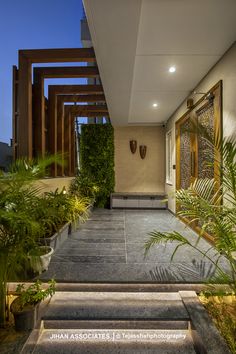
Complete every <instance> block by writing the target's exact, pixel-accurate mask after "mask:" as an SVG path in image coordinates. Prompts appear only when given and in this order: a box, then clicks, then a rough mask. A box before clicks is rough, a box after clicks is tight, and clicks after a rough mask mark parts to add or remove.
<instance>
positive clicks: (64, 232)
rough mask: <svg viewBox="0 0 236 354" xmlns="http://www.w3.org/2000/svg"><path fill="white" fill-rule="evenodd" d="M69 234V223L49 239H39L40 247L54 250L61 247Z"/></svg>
mask: <svg viewBox="0 0 236 354" xmlns="http://www.w3.org/2000/svg"><path fill="white" fill-rule="evenodd" d="M70 234H71V223H70V222H68V223H67V224H65V225H64V226H62V228H61V229H60V230H59V231H58V232H57V233H55V234H54V235H53V236H51V237H45V238H42V239H40V243H41V244H42V245H47V246H50V247H52V248H53V249H54V251H55V250H57V249H58V248H60V247H61V245H62V244H63V243H64V242H65V241H66V240H67V238H68V236H69V235H70Z"/></svg>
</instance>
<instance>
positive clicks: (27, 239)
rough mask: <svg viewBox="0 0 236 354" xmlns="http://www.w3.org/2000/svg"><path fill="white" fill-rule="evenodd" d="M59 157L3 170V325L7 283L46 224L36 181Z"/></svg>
mask: <svg viewBox="0 0 236 354" xmlns="http://www.w3.org/2000/svg"><path fill="white" fill-rule="evenodd" d="M55 159H56V158H54V157H48V158H45V159H43V160H38V161H35V160H32V161H27V160H25V159H21V160H17V161H16V162H15V164H13V165H12V167H11V169H10V172H9V173H7V174H5V173H3V172H2V173H1V174H0V325H1V326H2V325H4V323H5V315H6V293H7V289H6V284H7V281H9V280H10V279H12V280H13V279H16V278H17V276H18V275H19V274H20V272H22V271H24V264H25V262H26V260H27V253H28V251H29V249H32V248H34V247H37V240H38V238H39V235H40V233H41V230H42V225H41V224H40V222H39V220H37V219H36V218H35V215H34V208H33V207H32V206H33V205H34V203H35V202H36V200H37V198H38V194H39V192H40V190H39V188H38V187H36V186H35V185H34V184H33V182H35V181H36V180H37V179H39V178H41V177H42V176H45V174H46V173H47V166H50V165H51V163H52V162H54V161H55Z"/></svg>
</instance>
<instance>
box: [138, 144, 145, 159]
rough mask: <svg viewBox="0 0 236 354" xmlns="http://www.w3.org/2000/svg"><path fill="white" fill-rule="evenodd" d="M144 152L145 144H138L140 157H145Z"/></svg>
mask: <svg viewBox="0 0 236 354" xmlns="http://www.w3.org/2000/svg"><path fill="white" fill-rule="evenodd" d="M146 152H147V146H146V145H140V146H139V153H140V156H141V159H145V156H146Z"/></svg>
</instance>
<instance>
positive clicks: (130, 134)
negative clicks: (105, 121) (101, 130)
mask: <svg viewBox="0 0 236 354" xmlns="http://www.w3.org/2000/svg"><path fill="white" fill-rule="evenodd" d="M114 133H115V177H116V185H115V191H116V192H164V190H165V129H164V128H163V127H160V126H148V127H143V126H133V127H115V128H114ZM130 140H137V151H136V153H135V154H132V153H131V151H130V147H129V141H130ZM139 145H146V146H147V154H146V157H145V159H144V160H142V159H141V157H140V155H139Z"/></svg>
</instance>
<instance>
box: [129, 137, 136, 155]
mask: <svg viewBox="0 0 236 354" xmlns="http://www.w3.org/2000/svg"><path fill="white" fill-rule="evenodd" d="M129 146H130V150H131V152H132V154H135V152H136V150H137V141H136V140H130V142H129Z"/></svg>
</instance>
